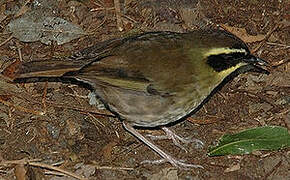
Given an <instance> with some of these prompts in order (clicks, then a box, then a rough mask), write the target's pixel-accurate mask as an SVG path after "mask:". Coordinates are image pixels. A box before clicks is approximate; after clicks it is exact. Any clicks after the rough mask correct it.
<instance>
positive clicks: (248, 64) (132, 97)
mask: <svg viewBox="0 0 290 180" xmlns="http://www.w3.org/2000/svg"><path fill="white" fill-rule="evenodd" d="M266 66H268V63H267V62H266V61H265V60H263V59H261V58H258V57H256V56H254V55H253V54H252V53H251V52H250V50H249V48H248V46H247V45H246V43H245V42H243V41H242V40H241V39H240V38H238V37H237V36H235V35H233V34H232V33H230V32H227V31H225V30H220V29H199V30H193V31H190V32H185V33H179V32H169V31H158V32H144V33H140V34H135V35H131V36H128V37H121V38H114V39H109V40H106V41H103V42H99V43H97V44H94V45H92V46H90V47H88V48H85V49H83V50H81V51H79V52H77V53H75V54H73V55H71V56H69V57H66V58H62V59H59V58H52V59H48V60H32V61H30V62H25V63H22V62H21V63H16V64H12V65H10V66H8V67H7V68H6V69H4V71H3V72H2V74H3V75H4V76H6V77H9V78H10V79H11V80H12V81H13V82H16V83H19V82H37V81H61V82H69V83H76V84H83V85H86V86H87V87H88V88H89V89H90V90H92V91H93V92H94V93H96V95H97V96H98V98H100V100H101V101H102V102H103V103H104V104H105V106H106V108H107V109H108V110H109V111H111V112H112V113H114V114H115V115H116V116H117V117H118V118H119V120H121V122H122V124H123V127H124V128H125V129H126V130H127V131H128V132H130V133H131V134H133V135H134V136H135V137H137V138H138V139H139V140H140V141H142V142H143V143H145V144H146V145H147V146H149V147H150V148H151V149H152V150H153V151H155V152H156V153H157V154H159V155H160V156H161V157H162V158H163V159H165V161H166V162H169V163H171V164H172V166H176V167H180V166H184V167H202V166H200V165H194V164H187V163H184V162H182V161H180V160H178V159H175V158H174V157H173V156H171V155H169V154H168V153H166V152H165V151H164V150H162V149H161V148H159V147H158V146H157V145H155V144H154V143H153V142H151V141H150V140H149V139H148V138H146V137H145V136H143V135H142V134H141V133H139V132H138V130H137V129H136V128H138V127H142V128H155V127H161V128H164V129H165V128H167V126H168V125H170V124H172V123H175V122H178V121H180V120H182V119H183V118H184V117H186V116H188V115H190V114H192V113H195V112H196V111H198V110H199V109H200V108H201V107H202V106H203V105H204V104H205V103H206V102H208V100H209V99H210V98H211V97H212V96H213V95H214V94H215V93H216V92H217V91H218V90H220V89H221V88H222V87H223V86H224V85H225V84H226V83H228V82H230V81H231V80H232V79H234V78H235V77H237V76H238V75H240V74H243V73H246V72H257V73H261V74H269V71H268V70H267V69H266V68H265V67H266ZM12 67H13V68H12ZM11 69H13V70H11ZM165 130H166V129H165Z"/></svg>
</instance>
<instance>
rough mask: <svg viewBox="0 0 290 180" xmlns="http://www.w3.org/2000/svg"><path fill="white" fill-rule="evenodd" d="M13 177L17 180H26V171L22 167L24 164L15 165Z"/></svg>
mask: <svg viewBox="0 0 290 180" xmlns="http://www.w3.org/2000/svg"><path fill="white" fill-rule="evenodd" d="M14 173H15V176H16V179H17V180H26V173H27V170H26V168H25V167H24V164H17V165H16V166H15V170H14Z"/></svg>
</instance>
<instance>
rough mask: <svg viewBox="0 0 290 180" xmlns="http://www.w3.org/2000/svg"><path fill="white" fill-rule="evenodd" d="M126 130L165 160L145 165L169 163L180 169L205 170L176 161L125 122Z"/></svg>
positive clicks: (198, 166)
mask: <svg viewBox="0 0 290 180" xmlns="http://www.w3.org/2000/svg"><path fill="white" fill-rule="evenodd" d="M123 126H124V128H125V129H126V130H127V131H128V132H130V133H131V134H133V135H134V136H135V137H137V138H138V139H139V140H140V141H142V142H143V143H144V144H146V145H147V146H149V147H150V148H151V149H152V150H153V151H155V152H156V153H157V154H159V155H160V156H161V157H162V158H163V160H157V161H145V163H155V164H156V163H164V162H169V163H170V164H171V165H173V166H175V167H179V168H203V167H202V166H200V165H194V164H187V163H184V162H181V161H179V160H176V159H174V158H173V157H171V156H170V155H168V154H167V153H166V152H164V151H163V150H161V149H160V148H159V147H157V146H156V145H155V144H153V143H152V142H150V141H149V140H148V139H146V138H145V137H144V136H143V135H142V134H140V133H139V132H138V131H137V130H136V129H134V128H133V127H132V126H131V125H130V124H129V123H126V122H123Z"/></svg>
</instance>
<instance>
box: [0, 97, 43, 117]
mask: <svg viewBox="0 0 290 180" xmlns="http://www.w3.org/2000/svg"><path fill="white" fill-rule="evenodd" d="M0 102H1V103H3V104H4V105H6V106H9V107H13V108H15V109H18V110H19V111H22V112H26V113H31V114H35V115H41V116H42V115H44V112H42V111H35V110H32V109H27V108H25V107H22V106H18V105H15V104H13V103H10V102H8V101H5V100H3V99H2V98H1V97H0Z"/></svg>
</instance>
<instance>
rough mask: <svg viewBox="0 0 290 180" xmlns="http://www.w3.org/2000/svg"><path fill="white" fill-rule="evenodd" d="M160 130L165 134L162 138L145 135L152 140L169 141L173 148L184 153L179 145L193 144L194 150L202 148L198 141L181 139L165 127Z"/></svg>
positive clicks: (183, 148) (182, 147)
mask: <svg viewBox="0 0 290 180" xmlns="http://www.w3.org/2000/svg"><path fill="white" fill-rule="evenodd" d="M162 130H163V131H164V132H165V133H166V135H163V136H154V135H147V136H148V137H150V138H151V139H152V140H162V139H171V140H172V141H173V143H174V145H175V146H177V147H179V148H180V149H182V150H184V151H185V152H187V150H186V148H185V147H184V146H182V145H181V143H184V144H190V143H195V144H196V145H195V148H196V149H201V148H202V147H203V146H204V143H203V142H202V141H201V140H199V139H195V138H189V137H187V138H183V137H181V136H178V135H177V134H175V133H174V132H173V131H171V130H170V129H169V128H167V127H162Z"/></svg>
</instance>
